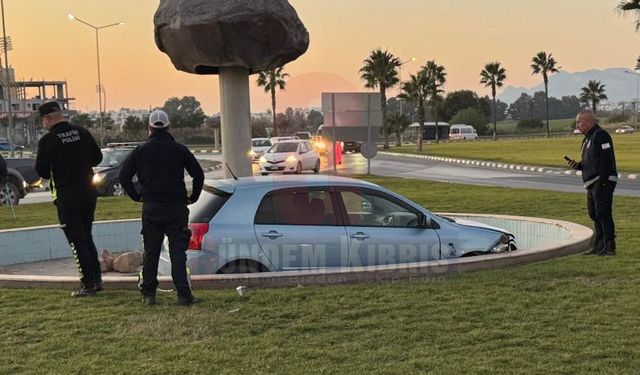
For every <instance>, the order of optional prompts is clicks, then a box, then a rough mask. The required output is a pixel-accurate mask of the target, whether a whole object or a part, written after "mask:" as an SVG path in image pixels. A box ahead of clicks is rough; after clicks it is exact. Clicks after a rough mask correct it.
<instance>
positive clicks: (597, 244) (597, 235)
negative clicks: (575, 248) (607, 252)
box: [582, 227, 604, 255]
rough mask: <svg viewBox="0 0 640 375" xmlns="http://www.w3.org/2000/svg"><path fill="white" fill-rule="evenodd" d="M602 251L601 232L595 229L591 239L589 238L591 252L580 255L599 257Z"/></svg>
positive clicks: (602, 240)
mask: <svg viewBox="0 0 640 375" xmlns="http://www.w3.org/2000/svg"><path fill="white" fill-rule="evenodd" d="M596 228H597V227H596ZM603 250H604V239H603V238H602V232H601V231H599V230H597V229H596V230H595V232H594V234H593V237H591V250H589V251H587V252H585V253H582V255H599V254H600V252H601V251H603Z"/></svg>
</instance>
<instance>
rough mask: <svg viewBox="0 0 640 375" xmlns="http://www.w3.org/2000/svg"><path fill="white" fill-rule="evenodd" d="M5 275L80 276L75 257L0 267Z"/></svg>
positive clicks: (120, 274) (111, 274)
mask: <svg viewBox="0 0 640 375" xmlns="http://www.w3.org/2000/svg"><path fill="white" fill-rule="evenodd" d="M0 274H5V275H42V276H78V269H77V268H76V264H75V262H74V260H73V258H62V259H55V260H44V261H41V262H30V263H21V264H13V265H10V266H4V267H0ZM103 275H104V276H132V275H133V276H135V275H136V273H120V272H104V273H103Z"/></svg>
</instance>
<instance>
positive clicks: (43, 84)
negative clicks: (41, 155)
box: [0, 68, 75, 149]
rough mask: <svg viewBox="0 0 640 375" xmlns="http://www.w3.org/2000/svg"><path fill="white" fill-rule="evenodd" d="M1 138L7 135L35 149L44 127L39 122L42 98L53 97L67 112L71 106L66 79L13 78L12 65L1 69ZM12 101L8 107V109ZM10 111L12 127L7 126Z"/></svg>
mask: <svg viewBox="0 0 640 375" xmlns="http://www.w3.org/2000/svg"><path fill="white" fill-rule="evenodd" d="M0 86H1V88H2V89H1V90H0V123H1V124H2V125H3V126H2V127H0V138H9V139H11V141H12V142H13V143H14V144H18V145H25V146H27V147H28V148H31V149H35V147H36V144H37V140H38V139H39V138H40V136H41V134H42V133H43V132H44V129H42V127H41V126H40V116H39V115H38V108H39V107H40V105H42V104H43V103H45V102H48V101H52V100H55V101H57V102H58V103H59V104H60V106H61V107H62V109H63V111H64V112H65V114H66V115H67V116H70V115H73V114H74V113H75V111H71V110H70V102H71V101H72V100H74V99H73V98H70V97H69V94H68V91H67V81H47V80H44V79H43V80H38V81H34V80H29V81H16V80H15V75H14V71H13V68H9V69H8V71H7V70H6V69H1V70H0ZM9 103H11V110H9ZM9 113H11V117H12V121H11V123H12V127H11V128H10V127H9V123H10V121H9Z"/></svg>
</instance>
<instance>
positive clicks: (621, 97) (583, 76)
mask: <svg viewBox="0 0 640 375" xmlns="http://www.w3.org/2000/svg"><path fill="white" fill-rule="evenodd" d="M629 71H631V70H630V69H626V68H609V69H605V70H596V69H592V70H587V71H584V72H575V73H568V72H565V71H559V72H558V73H554V74H552V75H551V76H549V96H553V97H555V98H558V99H560V98H561V97H563V96H566V95H576V96H578V95H580V92H581V88H583V87H584V86H586V85H587V83H588V82H589V81H590V80H595V81H600V83H602V84H603V85H605V90H606V91H605V94H606V95H607V96H608V97H609V100H608V102H609V103H611V102H614V103H615V102H621V101H635V100H636V95H637V84H638V82H637V79H638V77H637V76H636V73H635V72H633V74H629V73H625V72H629ZM537 77H538V76H537ZM539 77H540V81H541V82H540V84H539V85H538V86H535V87H532V88H526V87H512V86H507V87H506V88H505V89H504V90H503V91H502V92H501V93H500V94H498V99H500V100H501V101H503V102H505V103H507V104H511V103H513V102H514V101H515V100H516V99H518V98H519V97H520V95H521V94H522V93H523V92H524V93H527V94H529V95H533V93H534V92H536V91H544V83H542V76H539Z"/></svg>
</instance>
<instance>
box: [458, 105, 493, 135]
mask: <svg viewBox="0 0 640 375" xmlns="http://www.w3.org/2000/svg"><path fill="white" fill-rule="evenodd" d="M450 123H451V124H465V125H471V126H473V127H474V128H475V129H476V132H478V135H487V134H489V133H490V132H491V129H490V127H489V126H488V125H487V124H488V120H487V116H485V115H484V113H482V112H481V111H480V110H479V109H477V108H474V107H469V108H464V109H461V110H459V111H458V112H457V113H456V114H455V115H453V117H451V121H450Z"/></svg>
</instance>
